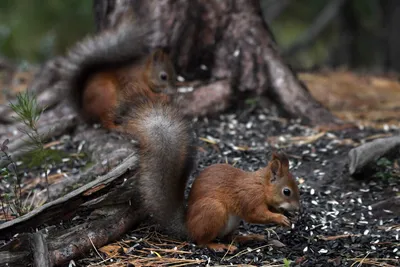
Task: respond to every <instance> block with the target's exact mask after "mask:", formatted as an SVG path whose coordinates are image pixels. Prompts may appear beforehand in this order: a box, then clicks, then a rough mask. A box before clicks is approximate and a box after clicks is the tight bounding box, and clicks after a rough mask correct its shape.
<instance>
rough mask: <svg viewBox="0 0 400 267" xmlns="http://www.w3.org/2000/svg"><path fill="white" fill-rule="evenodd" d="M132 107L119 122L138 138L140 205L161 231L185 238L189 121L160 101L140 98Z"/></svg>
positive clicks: (190, 151)
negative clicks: (141, 204)
mask: <svg viewBox="0 0 400 267" xmlns="http://www.w3.org/2000/svg"><path fill="white" fill-rule="evenodd" d="M138 102H140V103H138ZM133 106H134V107H135V108H133V109H131V110H130V111H128V112H127V113H128V114H127V115H126V116H124V118H123V120H124V123H122V125H124V128H125V127H126V128H125V130H126V131H127V132H128V133H133V135H134V137H135V138H136V139H137V140H138V141H139V146H140V178H139V187H140V192H141V198H142V200H143V203H144V207H145V209H146V210H147V212H148V214H150V215H151V216H152V217H153V219H154V220H155V221H156V223H158V224H159V225H160V226H161V228H163V230H165V232H167V233H168V234H171V235H172V236H175V237H178V238H187V231H186V226H185V201H184V199H185V197H184V193H185V187H186V183H187V180H188V178H189V176H190V173H191V171H192V169H193V166H194V163H195V151H196V150H195V145H194V136H193V131H192V127H191V124H190V121H188V120H186V119H185V118H184V116H183V115H182V114H181V113H180V111H179V110H178V108H177V107H176V106H174V105H170V104H165V103H163V102H162V101H156V102H154V101H150V100H148V99H145V98H143V99H141V100H139V101H135V103H134V104H133Z"/></svg>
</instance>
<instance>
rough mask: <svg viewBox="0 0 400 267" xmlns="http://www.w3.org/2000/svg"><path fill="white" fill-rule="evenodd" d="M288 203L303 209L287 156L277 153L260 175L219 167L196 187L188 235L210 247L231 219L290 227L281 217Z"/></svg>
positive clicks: (206, 171)
mask: <svg viewBox="0 0 400 267" xmlns="http://www.w3.org/2000/svg"><path fill="white" fill-rule="evenodd" d="M271 179H272V181H271ZM284 187H288V188H289V189H290V190H291V191H292V197H290V198H287V197H286V198H285V197H284V196H283V194H282V189H283V188H284ZM285 202H286V203H287V204H288V205H289V206H290V209H293V210H297V209H299V207H300V206H299V205H300V204H299V191H298V187H297V184H296V181H295V179H294V178H293V176H292V175H291V174H290V172H289V164H288V160H287V158H286V157H285V156H284V155H279V154H276V153H274V154H273V156H272V160H271V161H270V162H269V164H268V166H267V167H265V168H262V169H260V170H258V171H256V172H245V171H243V170H240V169H238V168H234V167H232V166H230V165H228V164H215V165H212V166H210V167H208V168H206V169H204V170H203V171H202V172H201V173H200V175H199V176H198V177H197V178H196V180H195V181H194V183H193V185H192V189H191V191H190V196H189V201H188V213H187V222H186V223H187V228H188V232H189V235H190V236H191V238H192V239H193V240H194V241H195V242H196V243H197V244H199V245H209V244H210V243H211V242H212V241H213V240H214V239H215V238H216V237H217V236H218V235H219V233H220V231H221V230H222V229H224V227H225V225H226V223H227V220H228V217H229V215H235V216H239V217H240V218H242V219H243V220H245V221H246V222H248V223H257V224H266V223H277V224H279V225H283V226H289V225H290V222H289V220H288V219H287V218H286V217H285V216H284V215H282V214H280V213H278V211H279V209H280V207H279V205H281V204H283V203H285ZM289 206H288V207H289ZM234 230H235V229H233V230H232V231H231V232H229V233H226V234H225V236H228V235H231V234H232V232H233V231H234ZM209 247H210V246H209ZM211 247H213V245H211Z"/></svg>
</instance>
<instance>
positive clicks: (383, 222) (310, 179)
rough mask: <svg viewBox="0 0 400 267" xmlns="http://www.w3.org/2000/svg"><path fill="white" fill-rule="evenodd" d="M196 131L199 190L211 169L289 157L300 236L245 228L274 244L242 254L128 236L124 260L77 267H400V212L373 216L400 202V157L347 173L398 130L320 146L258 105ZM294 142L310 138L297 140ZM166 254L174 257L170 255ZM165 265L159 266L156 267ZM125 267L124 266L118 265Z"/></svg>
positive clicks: (355, 134)
mask: <svg viewBox="0 0 400 267" xmlns="http://www.w3.org/2000/svg"><path fill="white" fill-rule="evenodd" d="M194 123H195V126H196V128H197V130H196V133H197V137H198V140H199V141H198V145H199V153H198V168H197V170H196V171H195V172H194V173H193V176H192V179H191V182H192V181H193V179H194V177H196V175H197V174H198V172H199V171H201V170H202V169H204V168H205V167H207V166H209V165H210V164H214V163H222V162H228V163H230V164H235V166H236V167H238V168H242V169H244V170H247V171H253V170H257V169H258V168H260V167H263V166H265V164H266V162H267V161H268V160H269V157H270V154H271V151H272V150H273V149H280V150H283V151H285V152H286V154H287V155H288V156H289V158H290V165H291V170H292V173H293V174H294V175H295V176H296V177H297V179H298V181H299V184H300V191H301V200H302V207H303V211H302V214H301V215H300V216H299V218H298V220H297V221H293V227H292V229H285V228H282V227H279V226H276V225H249V224H247V223H242V225H241V227H240V229H239V233H240V234H242V235H244V234H263V235H267V236H269V239H270V241H265V242H261V241H257V242H250V243H248V244H246V245H239V244H238V245H236V246H238V251H236V252H235V253H233V254H226V253H217V252H214V251H211V250H208V249H205V248H200V247H198V246H196V245H194V244H191V243H180V242H173V241H171V240H168V238H167V237H162V236H160V235H159V234H157V233H155V232H154V231H152V228H149V227H147V228H143V229H140V230H134V231H132V232H131V233H128V234H127V235H126V236H125V237H124V238H122V239H121V240H120V241H119V242H117V243H116V244H117V246H122V247H124V248H125V250H124V251H120V252H119V253H118V254H119V256H118V257H114V258H111V259H108V260H106V261H104V263H102V264H99V262H103V259H105V258H107V257H106V256H105V255H104V254H103V253H102V252H98V251H94V250H93V251H92V252H91V253H89V254H88V255H87V257H86V258H84V259H81V260H79V261H77V262H75V264H76V266H88V265H89V264H98V265H97V266H105V265H106V264H109V265H110V266H137V265H138V263H136V264H135V262H138V261H137V260H138V259H140V260H141V261H142V264H143V265H144V262H146V261H147V265H146V266H158V265H159V263H160V262H163V260H165V259H166V258H176V259H179V260H180V261H178V260H177V261H176V262H175V263H174V264H176V265H179V264H181V265H180V266H183V265H185V266H187V265H188V262H184V259H190V260H200V261H202V263H201V264H193V265H199V266H206V265H209V266H216V265H238V264H242V265H243V264H248V265H253V266H261V265H264V266H269V265H271V266H351V265H352V264H353V263H355V264H354V265H353V266H362V265H363V266H365V265H367V264H371V265H375V266H399V265H400V261H399V257H400V246H399V234H400V216H399V214H400V210H399V209H398V206H397V207H395V206H389V207H385V208H379V209H374V208H373V207H374V204H376V203H378V202H380V201H384V200H386V199H390V198H392V197H394V196H396V195H399V192H400V170H399V169H398V163H397V161H398V160H399V159H400V157H399V155H400V154H396V153H394V155H391V156H390V157H389V158H387V159H386V158H384V159H381V160H380V161H378V162H377V164H376V166H371V168H370V169H369V170H368V172H365V173H364V174H362V175H359V176H358V177H356V178H353V177H350V176H349V174H348V172H347V160H348V158H347V154H348V152H349V150H350V149H351V148H353V147H355V146H357V145H358V144H360V143H362V142H365V141H366V140H370V139H369V137H371V136H372V137H373V136H376V135H379V134H398V132H399V131H398V130H397V129H389V130H386V131H384V130H377V129H351V130H350V129H349V130H343V131H337V132H329V133H326V134H324V135H322V134H321V135H320V136H319V138H317V137H318V134H319V132H316V131H313V129H311V128H309V127H306V126H304V125H302V123H301V121H299V120H292V121H288V120H285V119H282V118H279V117H277V115H276V114H275V112H271V111H270V110H268V109H266V108H263V107H260V106H258V105H257V106H247V107H245V108H241V109H237V110H232V111H230V112H228V113H226V114H224V115H220V116H217V117H215V118H202V119H198V120H194ZM293 137H296V138H299V137H304V138H302V140H299V139H297V140H295V139H292V138H293ZM301 142H303V143H301ZM70 146H74V144H68V147H66V148H65V150H66V151H67V152H71V151H73V152H77V149H76V147H75V148H71V147H70ZM77 161H78V162H75V164H73V165H74V166H72V167H70V168H81V167H82V165H83V163H84V162H85V161H84V160H82V161H81V160H79V159H77ZM67 165H69V164H67ZM67 165H65V166H64V167H62V169H63V170H64V169H65V168H66V166H67ZM53 167H54V169H58V168H61V167H60V166H59V165H56V166H53ZM76 171H77V170H74V172H76ZM191 182H190V184H191ZM187 191H188V192H189V188H188V190H187ZM271 241H272V242H271ZM278 241H279V242H278ZM163 249H170V251H168V253H167V252H166V251H163V252H165V253H162V250H163ZM174 250H175V251H176V252H174ZM157 251H158V252H157ZM171 251H172V252H171ZM182 251H183V252H182ZM99 255H102V257H103V259H102V258H100V256H99ZM160 257H161V259H162V260H161V261H159V263H156V262H157V261H151V260H152V259H160ZM118 261H121V262H123V263H121V265H113V263H114V264H115V263H116V262H118ZM127 262H131V265H130V264H128V263H127ZM152 262H153V263H152ZM289 262H290V263H289ZM360 262H361V263H360ZM165 263H166V262H165ZM174 264H170V265H169V266H174ZM285 264H286V265H285ZM289 264H290V265H289ZM358 264H359V265H358Z"/></svg>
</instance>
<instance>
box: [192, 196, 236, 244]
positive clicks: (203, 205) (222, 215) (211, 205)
mask: <svg viewBox="0 0 400 267" xmlns="http://www.w3.org/2000/svg"><path fill="white" fill-rule="evenodd" d="M228 216H229V214H228V211H227V210H226V208H225V205H224V204H223V203H221V202H220V201H218V200H216V199H212V198H203V199H199V200H197V201H195V202H193V203H191V204H189V207H188V212H187V221H186V223H187V228H188V232H189V235H190V237H191V238H192V239H193V241H194V242H196V243H197V244H198V245H206V244H209V243H211V242H212V241H213V240H214V239H215V238H217V236H218V235H219V233H220V232H221V231H222V230H223V229H224V227H225V225H226V224H227V221H228Z"/></svg>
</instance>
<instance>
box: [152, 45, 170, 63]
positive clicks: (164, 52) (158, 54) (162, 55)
mask: <svg viewBox="0 0 400 267" xmlns="http://www.w3.org/2000/svg"><path fill="white" fill-rule="evenodd" d="M168 57H169V48H167V47H161V46H160V47H156V48H155V49H154V50H153V53H152V59H153V61H154V62H164V61H165V60H167V58H168Z"/></svg>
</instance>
